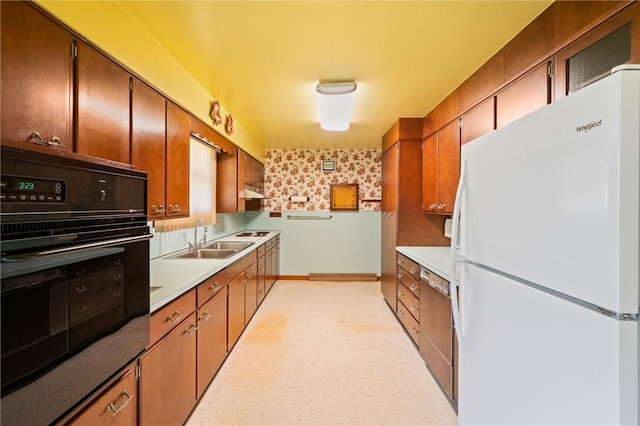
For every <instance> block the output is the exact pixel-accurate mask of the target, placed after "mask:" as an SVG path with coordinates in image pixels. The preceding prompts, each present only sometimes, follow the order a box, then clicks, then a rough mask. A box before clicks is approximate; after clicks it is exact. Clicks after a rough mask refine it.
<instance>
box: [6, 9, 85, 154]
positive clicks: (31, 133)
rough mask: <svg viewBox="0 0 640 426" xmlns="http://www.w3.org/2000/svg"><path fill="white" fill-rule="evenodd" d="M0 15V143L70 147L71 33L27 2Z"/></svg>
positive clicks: (66, 148) (64, 148)
mask: <svg viewBox="0 0 640 426" xmlns="http://www.w3.org/2000/svg"><path fill="white" fill-rule="evenodd" d="M0 15H1V24H2V25H1V26H0V30H1V34H0V38H1V44H2V65H1V71H0V74H1V77H0V78H1V84H2V95H1V96H2V119H1V127H2V130H1V133H2V142H3V143H5V142H9V143H12V142H13V143H24V146H23V148H24V149H29V146H30V143H29V141H31V142H34V143H37V144H39V145H47V146H50V147H52V148H55V149H61V150H68V151H72V150H73V134H72V126H71V123H72V92H73V91H72V84H73V59H72V56H71V55H72V49H73V37H72V35H71V34H70V33H69V32H68V31H67V30H65V29H64V28H62V27H61V26H59V25H57V24H56V23H54V22H52V21H51V20H49V19H48V18H47V17H45V16H44V15H42V14H41V13H40V12H38V11H37V10H35V9H34V8H33V7H31V6H30V5H29V4H27V3H23V2H15V1H3V2H0ZM44 94H46V96H44Z"/></svg>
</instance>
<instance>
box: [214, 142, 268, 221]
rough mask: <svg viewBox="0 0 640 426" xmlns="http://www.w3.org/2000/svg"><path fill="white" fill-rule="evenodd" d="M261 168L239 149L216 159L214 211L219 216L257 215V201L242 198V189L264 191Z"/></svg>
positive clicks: (257, 162)
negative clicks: (230, 214) (253, 213)
mask: <svg viewBox="0 0 640 426" xmlns="http://www.w3.org/2000/svg"><path fill="white" fill-rule="evenodd" d="M263 181H264V166H263V165H262V164H261V163H260V162H259V161H258V160H256V159H255V158H253V157H251V156H250V155H248V154H247V153H246V152H244V151H243V150H241V149H240V148H236V149H234V150H233V153H232V154H228V153H223V154H220V155H218V170H217V180H216V203H217V204H216V209H217V211H218V212H219V213H237V212H244V211H257V210H260V208H261V202H260V199H248V198H246V197H245V189H250V190H252V191H255V192H259V193H262V191H264V182H263Z"/></svg>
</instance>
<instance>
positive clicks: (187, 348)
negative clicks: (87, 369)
mask: <svg viewBox="0 0 640 426" xmlns="http://www.w3.org/2000/svg"><path fill="white" fill-rule="evenodd" d="M197 329H198V327H197V325H196V314H195V313H192V314H190V315H189V316H188V317H186V319H184V320H183V321H182V322H180V324H179V325H177V326H176V327H175V328H174V329H173V331H171V332H170V333H169V334H168V335H167V336H166V337H165V338H164V339H162V340H161V341H160V342H159V343H158V344H156V345H155V346H154V347H152V348H151V349H150V350H149V351H147V352H146V353H145V354H144V355H143V356H142V357H141V358H140V382H139V389H140V424H142V425H180V424H183V423H184V422H185V420H186V419H187V417H188V416H189V413H191V410H193V407H194V406H195V404H196V331H197Z"/></svg>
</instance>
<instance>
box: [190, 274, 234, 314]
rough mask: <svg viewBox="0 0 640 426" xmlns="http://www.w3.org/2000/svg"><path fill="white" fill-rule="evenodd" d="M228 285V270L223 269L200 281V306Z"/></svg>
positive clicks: (198, 292) (198, 294) (198, 288)
mask: <svg viewBox="0 0 640 426" xmlns="http://www.w3.org/2000/svg"><path fill="white" fill-rule="evenodd" d="M226 285H227V270H226V269H223V270H222V271H220V272H218V273H217V274H215V275H214V276H212V277H209V278H207V279H206V280H205V281H203V282H202V283H200V284H199V285H198V287H197V296H198V307H200V306H202V304H203V303H204V302H206V301H207V300H209V299H211V297H212V296H213V295H214V294H217V293H218V292H219V291H220V290H222V289H223V288H224V286H226Z"/></svg>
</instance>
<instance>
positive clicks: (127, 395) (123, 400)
mask: <svg viewBox="0 0 640 426" xmlns="http://www.w3.org/2000/svg"><path fill="white" fill-rule="evenodd" d="M136 364H137V362H134V363H132V364H130V365H128V366H127V367H126V368H125V369H124V372H123V373H122V374H121V375H120V376H119V377H118V379H116V381H115V382H114V383H111V384H109V385H107V386H106V389H105V390H104V391H102V392H101V393H100V394H99V396H98V397H97V398H96V399H95V400H94V401H93V402H91V404H89V405H88V406H87V407H85V408H84V409H83V410H82V412H81V413H80V414H79V415H78V416H77V417H75V418H74V419H72V420H71V422H70V423H68V424H69V425H73V426H85V425H86V426H98V425H121V426H135V425H136V424H137V423H138V390H137V389H138V383H137V380H136Z"/></svg>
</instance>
